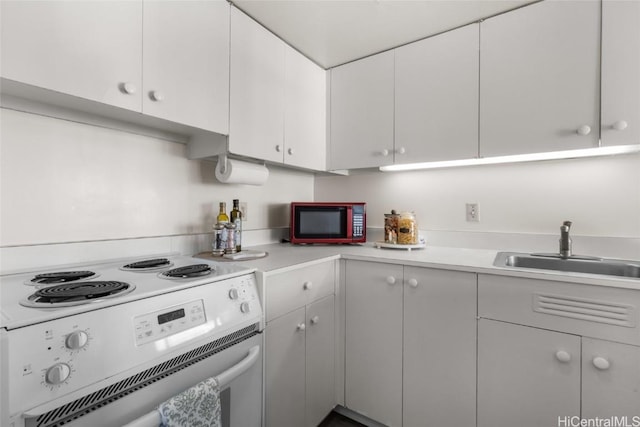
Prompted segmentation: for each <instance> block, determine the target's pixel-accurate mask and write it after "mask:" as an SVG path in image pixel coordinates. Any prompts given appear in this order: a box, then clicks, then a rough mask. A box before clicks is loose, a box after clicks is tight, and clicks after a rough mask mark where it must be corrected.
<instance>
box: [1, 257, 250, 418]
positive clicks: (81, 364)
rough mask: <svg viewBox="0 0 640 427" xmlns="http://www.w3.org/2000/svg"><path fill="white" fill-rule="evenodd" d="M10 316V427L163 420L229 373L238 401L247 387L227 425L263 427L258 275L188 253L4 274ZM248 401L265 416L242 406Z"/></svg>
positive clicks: (6, 407)
mask: <svg viewBox="0 0 640 427" xmlns="http://www.w3.org/2000/svg"><path fill="white" fill-rule="evenodd" d="M0 309H1V314H2V320H1V324H0V343H1V346H0V351H1V352H2V353H1V356H2V362H0V363H1V366H0V382H1V383H2V385H1V386H0V409H1V412H2V419H0V425H3V426H4V425H7V426H39V427H55V426H61V425H65V426H73V425H94V426H100V425H105V426H106V425H124V424H126V423H129V422H132V421H133V420H135V419H138V418H139V417H142V416H149V414H151V417H150V418H149V419H151V420H152V421H151V423H150V424H149V425H153V424H154V423H155V421H156V420H154V419H153V414H154V408H155V407H157V405H158V404H159V403H161V402H162V401H163V399H166V398H169V397H171V396H173V395H175V394H177V393H179V392H180V391H183V390H184V389H186V388H188V387H189V386H191V385H193V384H195V383H197V382H199V381H201V380H203V379H206V378H208V377H209V376H217V375H220V378H222V379H223V382H224V383H225V384H221V386H222V387H225V389H226V390H227V395H230V394H229V388H230V387H233V386H234V384H235V387H236V388H238V391H239V392H238V393H234V395H236V396H237V398H236V401H235V402H231V401H230V400H229V399H227V400H226V404H225V407H224V408H223V414H226V415H225V418H224V419H225V420H226V421H225V422H226V424H227V425H231V424H233V425H246V426H256V427H257V426H259V425H260V421H261V410H260V402H261V390H262V386H261V384H262V383H261V372H262V368H261V363H257V360H258V358H259V357H261V354H262V353H261V338H260V332H261V330H262V327H261V318H262V309H261V306H260V301H259V297H258V292H257V287H256V278H255V272H254V270H253V269H250V268H247V267H244V266H242V265H240V264H236V263H229V262H213V261H208V260H204V259H198V258H193V257H186V256H179V255H168V256H157V257H146V258H138V259H127V260H115V261H109V262H104V263H93V264H84V265H65V266H60V267H56V268H47V269H46V270H41V271H30V272H25V273H20V274H11V275H5V276H0ZM249 362H251V363H249ZM258 370H259V371H260V372H259V374H258V373H257V371H258ZM241 389H242V390H241ZM240 390H241V391H240ZM246 399H248V400H249V403H251V404H252V405H254V406H255V407H256V408H257V409H255V410H249V411H246V410H240V409H238V408H240V407H242V406H245V404H246V402H245V403H244V404H242V402H241V400H246ZM223 425H224V423H223Z"/></svg>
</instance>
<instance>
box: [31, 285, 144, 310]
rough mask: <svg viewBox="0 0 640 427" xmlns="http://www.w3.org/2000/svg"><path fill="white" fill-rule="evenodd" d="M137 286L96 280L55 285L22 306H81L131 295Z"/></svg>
mask: <svg viewBox="0 0 640 427" xmlns="http://www.w3.org/2000/svg"><path fill="white" fill-rule="evenodd" d="M134 289H135V286H134V285H132V284H129V283H125V282H118V281H115V280H111V281H106V280H96V281H93V282H75V283H65V284H62V285H54V286H49V287H46V288H42V289H38V290H37V291H36V292H35V293H34V294H33V295H31V296H29V297H28V298H27V299H26V300H23V301H20V304H22V305H24V306H27V307H58V306H69V305H80V304H87V303H90V302H95V301H98V300H100V299H105V298H112V297H115V296H120V295H123V294H126V293H129V292H131V291H133V290H134Z"/></svg>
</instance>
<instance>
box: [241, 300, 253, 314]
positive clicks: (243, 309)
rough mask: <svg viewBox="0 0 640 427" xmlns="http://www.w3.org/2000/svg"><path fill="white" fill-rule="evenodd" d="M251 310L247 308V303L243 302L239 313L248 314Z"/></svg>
mask: <svg viewBox="0 0 640 427" xmlns="http://www.w3.org/2000/svg"><path fill="white" fill-rule="evenodd" d="M250 310H251V308H250V307H249V303H248V302H243V303H242V304H240V311H241V312H243V313H248V312H249V311H250Z"/></svg>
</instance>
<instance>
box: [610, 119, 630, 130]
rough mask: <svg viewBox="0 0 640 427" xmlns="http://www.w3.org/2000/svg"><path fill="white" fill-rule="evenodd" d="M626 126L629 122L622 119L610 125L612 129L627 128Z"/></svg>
mask: <svg viewBox="0 0 640 427" xmlns="http://www.w3.org/2000/svg"><path fill="white" fill-rule="evenodd" d="M627 126H629V124H628V123H627V122H625V121H624V120H618V121H617V122H615V123H614V124H613V126H611V127H612V128H613V129H614V130H625V129H626V128H627Z"/></svg>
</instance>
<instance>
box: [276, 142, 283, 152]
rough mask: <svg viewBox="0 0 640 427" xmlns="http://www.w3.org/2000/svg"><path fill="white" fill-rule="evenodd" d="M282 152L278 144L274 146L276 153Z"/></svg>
mask: <svg viewBox="0 0 640 427" xmlns="http://www.w3.org/2000/svg"><path fill="white" fill-rule="evenodd" d="M281 150H282V147H280V144H278V145H276V151H277V152H278V153H279V152H280V151H281Z"/></svg>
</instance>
